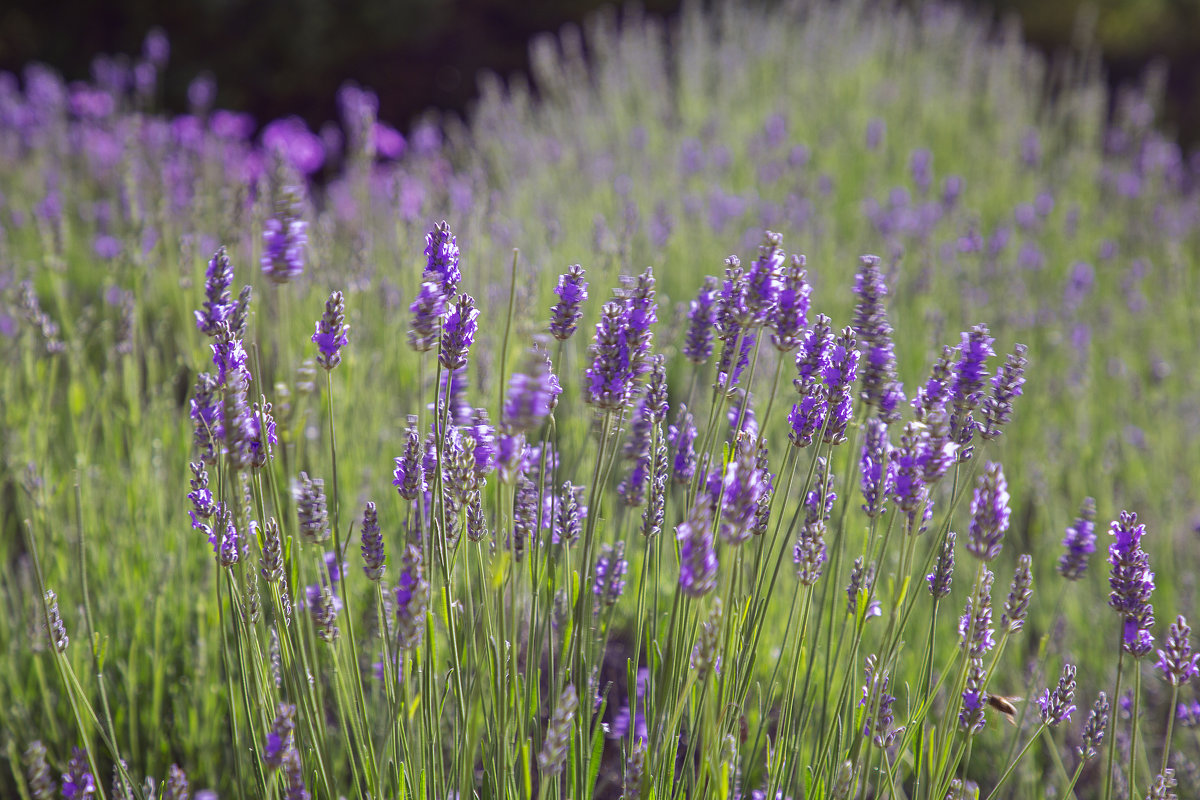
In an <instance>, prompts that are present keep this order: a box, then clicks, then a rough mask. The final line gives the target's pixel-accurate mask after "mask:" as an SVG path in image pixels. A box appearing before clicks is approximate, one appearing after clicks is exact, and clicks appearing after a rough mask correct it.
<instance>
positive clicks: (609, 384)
mask: <svg viewBox="0 0 1200 800" xmlns="http://www.w3.org/2000/svg"><path fill="white" fill-rule="evenodd" d="M627 324H628V309H627V308H626V306H625V304H624V303H621V302H616V301H613V302H609V303H605V304H604V307H603V308H602V309H600V321H599V322H598V323H596V339H595V342H594V343H593V344H592V346H591V353H592V365H591V366H590V367H588V369H587V379H588V385H587V401H588V402H589V403H591V404H592V405H594V406H597V407H598V408H601V409H604V410H615V409H619V408H622V407H624V406H625V404H626V403H627V402H628V400H629V393H630V388H631V387H630V381H631V379H632V374H631V364H630V353H629V344H628V342H627V341H626V338H625V328H626V326H627Z"/></svg>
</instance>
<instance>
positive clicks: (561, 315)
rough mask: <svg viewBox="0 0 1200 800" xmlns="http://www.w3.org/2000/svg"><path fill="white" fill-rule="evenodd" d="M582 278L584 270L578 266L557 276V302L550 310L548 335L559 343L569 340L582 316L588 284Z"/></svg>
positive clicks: (555, 290)
mask: <svg viewBox="0 0 1200 800" xmlns="http://www.w3.org/2000/svg"><path fill="white" fill-rule="evenodd" d="M583 276H584V269H583V267H581V266H579V265H578V264H572V265H571V266H570V267H568V268H567V271H566V272H564V273H563V274H562V275H560V276H558V285H557V286H555V287H554V293H555V294H556V295H558V302H557V303H555V304H554V306H553V308H551V309H550V333H551V334H552V335H553V336H554V338H555V339H558V340H559V341H566V340H567V339H569V338H571V334H573V333H575V329H576V327H577V326H578V324H579V319H580V317H582V316H583V301H584V300H587V299H588V291H587V290H588V283H587V281H586V280H584V277H583Z"/></svg>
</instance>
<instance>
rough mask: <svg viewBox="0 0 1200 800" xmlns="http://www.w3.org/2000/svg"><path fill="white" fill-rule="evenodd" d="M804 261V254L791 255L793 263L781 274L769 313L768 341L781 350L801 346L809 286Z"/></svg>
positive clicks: (810, 298)
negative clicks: (776, 296) (770, 330)
mask: <svg viewBox="0 0 1200 800" xmlns="http://www.w3.org/2000/svg"><path fill="white" fill-rule="evenodd" d="M804 264H805V261H804V256H801V255H795V256H792V265H791V267H789V268H788V269H787V271H786V272H785V273H784V275H783V287H782V288H781V289H780V291H779V299H778V302H777V304H776V306H775V313H774V314H773V315H772V316H771V329H772V331H773V332H772V333H771V343H772V344H774V345H775V348H776V349H777V350H779V351H780V352H783V353H787V352H791V351H792V350H795V349H796V348H797V347H799V346H800V337H801V335H802V334H803V333H804V327H805V326H806V325H807V324H808V309H809V305H810V303H811V302H812V287H811V286H809V285H808V272H807V271H806V270H805V269H804Z"/></svg>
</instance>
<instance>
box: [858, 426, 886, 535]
mask: <svg viewBox="0 0 1200 800" xmlns="http://www.w3.org/2000/svg"><path fill="white" fill-rule="evenodd" d="M866 429H867V435H866V439H865V441H863V448H862V458H861V459H860V461H859V475H860V477H861V481H860V483H861V486H862V493H863V500H864V501H865V502H864V503H863V506H862V509H863V511H865V512H866V513H867V516H868V517H878V516H880V515H882V514H886V513H887V506H885V505H884V503H885V502H886V500H887V496H888V495H889V494H890V493H891V490H892V480H893V473H892V468H891V459H890V458H889V451H890V449H891V446H890V445H889V444H888V435H887V425H885V424H884V423H883V422H882V421H881V420H879V419H877V418H872V419H869V420H867V423H866Z"/></svg>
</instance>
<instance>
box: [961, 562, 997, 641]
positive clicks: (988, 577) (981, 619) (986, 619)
mask: <svg viewBox="0 0 1200 800" xmlns="http://www.w3.org/2000/svg"><path fill="white" fill-rule="evenodd" d="M995 580H996V578H995V576H994V575H993V574H992V573H991V572H990V571H989V570H986V569H985V570H984V571H983V579H982V580H981V581H980V583H979V593H978V595H977V596H975V597H968V598H967V603H966V608H965V609H964V610H963V615H962V616H961V617H959V620H958V637H959V647H960V648H962V649H963V650H965V651H966V652H967V656H968V657H970V658H983V656H984V654H986V653H987V652H988V651H990V650H991V649H992V648H993V647H995V646H996V640H995V638H994V637H993V635H992V634H993V633H995V630H994V629H993V628H992V584H993V583H994V582H995Z"/></svg>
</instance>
